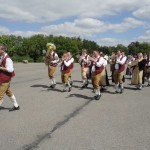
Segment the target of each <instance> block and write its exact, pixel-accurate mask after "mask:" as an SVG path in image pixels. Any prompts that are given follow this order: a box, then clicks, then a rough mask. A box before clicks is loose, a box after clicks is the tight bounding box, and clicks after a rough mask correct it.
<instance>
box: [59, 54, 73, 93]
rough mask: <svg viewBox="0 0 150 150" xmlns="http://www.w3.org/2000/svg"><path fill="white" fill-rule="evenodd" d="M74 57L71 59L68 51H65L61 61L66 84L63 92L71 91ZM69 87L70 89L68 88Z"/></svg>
mask: <svg viewBox="0 0 150 150" xmlns="http://www.w3.org/2000/svg"><path fill="white" fill-rule="evenodd" d="M73 61H74V59H70V58H69V55H68V53H64V54H63V56H62V61H61V64H60V65H61V79H62V83H63V84H64V89H63V92H66V91H68V92H70V91H71V84H70V76H71V70H72V64H73ZM67 88H68V89H67Z"/></svg>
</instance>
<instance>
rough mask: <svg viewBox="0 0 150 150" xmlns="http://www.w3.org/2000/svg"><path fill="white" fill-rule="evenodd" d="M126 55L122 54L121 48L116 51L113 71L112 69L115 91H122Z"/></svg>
mask: <svg viewBox="0 0 150 150" xmlns="http://www.w3.org/2000/svg"><path fill="white" fill-rule="evenodd" d="M126 60H127V57H126V56H125V55H122V52H121V50H118V51H117V56H116V61H115V71H114V76H113V77H114V81H115V88H116V93H122V92H123V89H124V88H123V76H124V70H125V65H126Z"/></svg>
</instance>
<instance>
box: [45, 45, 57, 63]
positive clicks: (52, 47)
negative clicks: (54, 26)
mask: <svg viewBox="0 0 150 150" xmlns="http://www.w3.org/2000/svg"><path fill="white" fill-rule="evenodd" d="M46 47H47V51H46V55H45V64H46V65H49V64H50V62H51V61H53V60H54V58H53V56H52V55H51V52H52V51H54V50H55V49H56V46H55V45H54V44H53V43H47V44H46Z"/></svg>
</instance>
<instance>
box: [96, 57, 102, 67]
mask: <svg viewBox="0 0 150 150" xmlns="http://www.w3.org/2000/svg"><path fill="white" fill-rule="evenodd" d="M103 62H104V58H103V57H101V58H100V59H99V61H98V62H95V65H96V66H97V67H100V66H102V65H103Z"/></svg>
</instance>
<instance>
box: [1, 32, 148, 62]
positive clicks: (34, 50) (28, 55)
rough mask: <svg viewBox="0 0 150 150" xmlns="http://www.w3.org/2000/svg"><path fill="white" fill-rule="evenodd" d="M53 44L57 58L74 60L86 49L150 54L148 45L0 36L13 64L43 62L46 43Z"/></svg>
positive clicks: (71, 38)
mask: <svg viewBox="0 0 150 150" xmlns="http://www.w3.org/2000/svg"><path fill="white" fill-rule="evenodd" d="M49 42H51V43H54V44H55V45H56V50H57V53H58V55H59V57H61V56H62V54H63V53H64V52H67V51H69V52H71V53H72V55H73V57H74V58H75V59H77V58H78V56H79V55H80V54H81V51H82V49H83V48H85V49H87V51H88V52H89V54H92V52H93V50H98V51H102V52H103V53H104V54H107V55H111V53H112V52H116V51H117V50H118V49H122V50H123V51H124V52H125V54H126V55H130V54H132V55H136V54H137V53H138V52H142V53H148V52H150V43H147V42H142V43H140V42H138V41H136V42H131V43H130V44H129V45H128V46H124V45H122V44H118V45H117V46H100V45H98V44H97V43H96V42H94V41H90V40H86V39H81V38H80V37H63V36H53V35H49V36H45V35H42V34H39V35H33V36H31V37H28V38H27V37H22V36H14V35H1V36H0V43H1V44H4V45H6V47H7V52H8V54H9V55H10V56H11V57H12V59H13V61H14V62H21V61H22V60H24V59H26V60H28V61H29V62H43V50H46V44H47V43H49Z"/></svg>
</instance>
